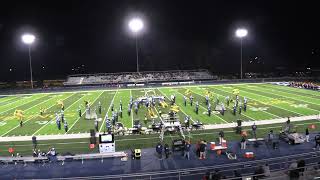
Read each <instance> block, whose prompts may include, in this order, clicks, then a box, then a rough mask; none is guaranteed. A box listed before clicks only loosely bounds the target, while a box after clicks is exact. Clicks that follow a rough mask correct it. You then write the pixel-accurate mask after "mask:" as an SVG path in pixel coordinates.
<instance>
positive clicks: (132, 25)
mask: <svg viewBox="0 0 320 180" xmlns="http://www.w3.org/2000/svg"><path fill="white" fill-rule="evenodd" d="M128 26H129V29H130V30H131V31H132V32H133V33H134V34H135V38H136V58H137V72H139V48H138V33H139V32H140V31H141V30H142V29H143V26H144V25H143V21H142V20H141V19H140V18H133V19H131V20H130V21H129V24H128Z"/></svg>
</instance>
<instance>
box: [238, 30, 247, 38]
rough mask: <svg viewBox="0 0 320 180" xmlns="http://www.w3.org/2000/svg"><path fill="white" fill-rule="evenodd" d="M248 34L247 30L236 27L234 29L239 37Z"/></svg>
mask: <svg viewBox="0 0 320 180" xmlns="http://www.w3.org/2000/svg"><path fill="white" fill-rule="evenodd" d="M247 34H248V31H247V30H246V29H237V30H236V36H237V37H239V38H243V37H246V36H247Z"/></svg>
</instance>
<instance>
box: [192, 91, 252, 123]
mask: <svg viewBox="0 0 320 180" xmlns="http://www.w3.org/2000/svg"><path fill="white" fill-rule="evenodd" d="M191 92H193V93H195V94H198V95H199V96H202V97H205V96H203V95H201V94H199V93H196V92H194V90H191ZM215 94H216V93H215ZM217 95H218V94H217ZM220 96H221V95H220ZM227 108H228V109H230V110H232V109H231V108H230V107H227ZM241 115H243V116H246V117H248V118H250V119H252V120H254V121H256V119H255V118H253V117H250V116H248V115H246V114H242V113H241Z"/></svg>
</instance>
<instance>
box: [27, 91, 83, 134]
mask: <svg viewBox="0 0 320 180" xmlns="http://www.w3.org/2000/svg"><path fill="white" fill-rule="evenodd" d="M74 94H76V93H74ZM71 96H72V95H70V96H68V98H69V97H71ZM85 96H86V95H84V96H82V97H81V98H79V99H78V100H76V101H75V102H73V103H72V104H71V105H70V106H69V107H67V108H66V109H65V111H67V110H68V109H69V108H70V107H72V106H73V105H74V104H75V103H77V102H79V101H80V100H82V98H84V97H85ZM65 99H67V98H65ZM53 119H54V118H52V119H51V120H50V121H48V122H47V123H46V124H45V125H43V126H42V127H41V128H39V129H38V130H37V131H36V132H35V133H33V134H32V136H34V135H36V134H37V133H38V132H39V131H41V130H42V129H43V128H44V127H46V126H47V125H48V124H50V122H51V121H52V120H53Z"/></svg>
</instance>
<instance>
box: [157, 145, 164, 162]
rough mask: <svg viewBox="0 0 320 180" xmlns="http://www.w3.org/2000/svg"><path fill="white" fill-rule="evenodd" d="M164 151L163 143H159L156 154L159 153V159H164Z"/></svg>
mask: <svg viewBox="0 0 320 180" xmlns="http://www.w3.org/2000/svg"><path fill="white" fill-rule="evenodd" d="M162 150H163V146H162V144H161V143H158V144H157V146H156V152H157V153H158V158H159V159H162Z"/></svg>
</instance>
